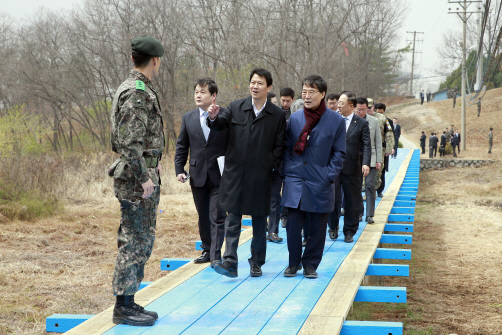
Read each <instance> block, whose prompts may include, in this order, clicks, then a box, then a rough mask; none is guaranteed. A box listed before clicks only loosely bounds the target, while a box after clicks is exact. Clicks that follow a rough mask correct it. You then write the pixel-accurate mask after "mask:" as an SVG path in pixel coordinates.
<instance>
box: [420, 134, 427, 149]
mask: <svg viewBox="0 0 502 335" xmlns="http://www.w3.org/2000/svg"><path fill="white" fill-rule="evenodd" d="M426 139H427V136H425V132H422V136H420V147H421V148H422V155H423V154H425V140H426Z"/></svg>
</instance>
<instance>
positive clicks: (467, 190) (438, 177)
mask: <svg viewBox="0 0 502 335" xmlns="http://www.w3.org/2000/svg"><path fill="white" fill-rule="evenodd" d="M500 176H502V167H501V166H500V165H499V164H493V165H490V166H486V167H482V168H477V169H471V168H469V169H447V170H436V171H429V172H424V173H422V174H421V176H420V187H419V194H418V198H417V207H416V211H417V214H415V232H414V233H413V245H412V246H411V249H412V250H413V259H412V261H411V262H410V261H388V260H386V261H385V263H404V264H410V277H409V278H391V277H387V278H385V279H384V284H383V285H384V286H406V287H407V289H408V303H407V304H406V305H396V304H358V305H356V308H355V313H354V315H353V318H366V320H387V321H400V322H404V323H405V330H406V331H405V334H408V335H412V334H477V335H488V334H502V286H501V285H500V278H501V275H502V261H501V258H500V255H501V254H502V246H501V245H500V241H499V239H500V235H501V233H502V210H501V204H502V194H501V192H500V190H502V178H501V177H500Z"/></svg>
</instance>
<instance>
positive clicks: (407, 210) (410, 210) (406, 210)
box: [390, 204, 415, 214]
mask: <svg viewBox="0 0 502 335" xmlns="http://www.w3.org/2000/svg"><path fill="white" fill-rule="evenodd" d="M394 205H395V204H394ZM390 214H415V207H392V209H391V210H390Z"/></svg>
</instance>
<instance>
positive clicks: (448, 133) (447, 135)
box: [444, 131, 451, 143]
mask: <svg viewBox="0 0 502 335" xmlns="http://www.w3.org/2000/svg"><path fill="white" fill-rule="evenodd" d="M444 137H446V143H450V139H451V135H450V132H449V131H447V132H446V133H445V134H444Z"/></svg>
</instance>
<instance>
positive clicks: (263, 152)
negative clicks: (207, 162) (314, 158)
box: [207, 69, 286, 277]
mask: <svg viewBox="0 0 502 335" xmlns="http://www.w3.org/2000/svg"><path fill="white" fill-rule="evenodd" d="M271 88H272V75H271V74H270V72H268V71H267V70H265V69H254V70H253V71H251V75H250V76H249V90H250V92H251V96H249V97H248V98H246V99H241V100H236V101H233V102H231V103H230V105H229V106H228V108H227V109H221V111H220V107H219V106H217V105H216V104H215V103H214V100H213V105H211V106H210V107H209V109H208V114H209V117H208V119H207V122H208V125H209V127H210V128H211V130H217V131H220V130H223V129H228V133H229V135H228V136H229V137H228V149H227V152H226V154H225V168H224V171H223V176H222V180H221V183H220V190H219V195H218V207H219V208H220V209H222V210H224V211H226V212H228V218H227V221H226V223H225V228H226V247H225V254H224V255H223V263H222V264H215V266H214V269H215V271H216V272H218V273H220V274H222V275H225V276H228V277H237V264H238V259H237V247H238V245H239V237H240V235H241V219H242V215H243V214H244V215H251V216H252V220H253V221H252V222H253V223H252V225H253V240H252V242H251V257H250V258H249V263H250V265H251V269H250V272H251V276H252V277H259V276H261V275H262V272H261V266H262V265H263V264H264V263H265V256H266V251H267V239H266V230H267V215H268V214H269V213H270V199H271V186H272V173H273V171H274V170H276V171H278V170H279V167H280V165H281V159H282V155H283V152H284V140H285V133H286V115H285V113H284V112H283V110H282V109H281V108H280V107H278V106H276V105H274V104H272V103H271V102H270V101H267V93H268V92H270V90H271Z"/></svg>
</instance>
